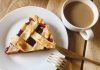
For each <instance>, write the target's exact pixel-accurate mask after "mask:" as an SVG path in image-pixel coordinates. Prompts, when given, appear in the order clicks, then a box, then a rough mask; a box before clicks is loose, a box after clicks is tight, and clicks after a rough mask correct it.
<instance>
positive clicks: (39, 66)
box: [0, 6, 68, 70]
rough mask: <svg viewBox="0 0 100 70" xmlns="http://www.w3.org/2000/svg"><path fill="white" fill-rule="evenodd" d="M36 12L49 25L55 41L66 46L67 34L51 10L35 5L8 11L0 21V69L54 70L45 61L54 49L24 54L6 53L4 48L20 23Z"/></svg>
mask: <svg viewBox="0 0 100 70" xmlns="http://www.w3.org/2000/svg"><path fill="white" fill-rule="evenodd" d="M32 14H36V15H38V16H39V17H41V18H42V19H43V20H44V21H45V22H46V23H47V24H49V25H50V29H51V32H52V33H53V36H54V39H55V42H56V43H57V45H59V46H63V47H65V48H66V49H67V48H68V35H67V32H66V29H65V27H64V25H63V23H62V22H61V20H60V19H59V18H58V17H57V16H56V15H54V14H53V13H52V12H50V11H48V10H46V9H44V8H40V7H35V6H27V7H22V8H19V9H16V10H14V11H12V12H10V13H8V14H7V15H6V16H5V17H3V18H2V19H1V21H0V69H1V70H33V69H34V70H55V67H53V66H52V65H51V64H49V63H48V62H47V58H48V56H49V55H50V54H51V53H55V52H56V50H50V51H45V52H44V51H41V52H34V53H26V54H14V55H9V56H8V55H6V54H5V53H4V49H5V47H6V46H8V44H9V42H10V40H11V38H12V36H14V35H15V34H16V32H18V30H19V27H20V25H21V24H22V23H24V22H25V21H27V18H28V17H29V16H32Z"/></svg>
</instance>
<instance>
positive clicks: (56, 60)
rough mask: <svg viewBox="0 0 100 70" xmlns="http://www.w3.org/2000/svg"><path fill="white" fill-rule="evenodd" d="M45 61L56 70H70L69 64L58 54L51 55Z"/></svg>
mask: <svg viewBox="0 0 100 70" xmlns="http://www.w3.org/2000/svg"><path fill="white" fill-rule="evenodd" d="M47 61H48V62H50V63H51V64H53V65H54V66H55V67H56V70H71V67H70V62H69V61H68V60H66V59H65V56H64V55H62V54H60V53H52V54H51V55H50V56H49V58H48V60H47Z"/></svg>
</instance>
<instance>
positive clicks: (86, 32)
mask: <svg viewBox="0 0 100 70" xmlns="http://www.w3.org/2000/svg"><path fill="white" fill-rule="evenodd" d="M74 1H79V2H82V3H84V4H86V5H88V6H89V7H90V8H91V10H92V12H93V22H92V23H91V24H90V25H89V26H87V27H83V28H81V27H76V26H74V25H72V24H71V23H70V22H69V21H68V20H67V19H66V18H65V15H64V9H65V7H66V6H67V5H68V4H69V3H71V2H74ZM98 18H99V12H98V9H97V7H96V5H95V4H94V3H93V2H92V1H90V0H69V1H67V0H66V1H65V2H64V4H63V6H62V10H61V19H62V21H63V23H64V25H65V26H66V27H67V28H68V29H70V30H72V31H77V32H80V34H81V36H82V37H83V38H84V39H85V40H89V39H92V38H93V37H94V33H93V31H92V30H91V27H92V26H94V25H95V24H96V22H97V20H98Z"/></svg>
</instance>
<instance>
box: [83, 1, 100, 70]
mask: <svg viewBox="0 0 100 70" xmlns="http://www.w3.org/2000/svg"><path fill="white" fill-rule="evenodd" d="M93 1H94V3H95V4H96V5H97V7H98V10H99V12H100V0H93ZM92 29H93V31H94V35H95V36H94V38H93V39H92V40H89V41H88V42H87V46H86V54H85V57H87V58H90V59H92V60H95V61H98V62H100V17H99V20H98V22H97V24H96V25H95V26H94V27H93V28H92ZM83 70H100V66H97V65H94V64H91V63H89V62H85V63H84V68H83Z"/></svg>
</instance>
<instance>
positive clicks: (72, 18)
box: [64, 1, 93, 27]
mask: <svg viewBox="0 0 100 70" xmlns="http://www.w3.org/2000/svg"><path fill="white" fill-rule="evenodd" d="M64 15H65V17H66V19H67V20H68V21H69V22H70V23H71V24H72V25H74V26H76V27H87V26H89V25H91V23H92V21H93V12H92V10H91V8H90V7H89V6H88V5H86V4H84V3H82V2H79V1H75V2H71V3H69V4H68V5H67V6H66V7H65V9H64Z"/></svg>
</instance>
